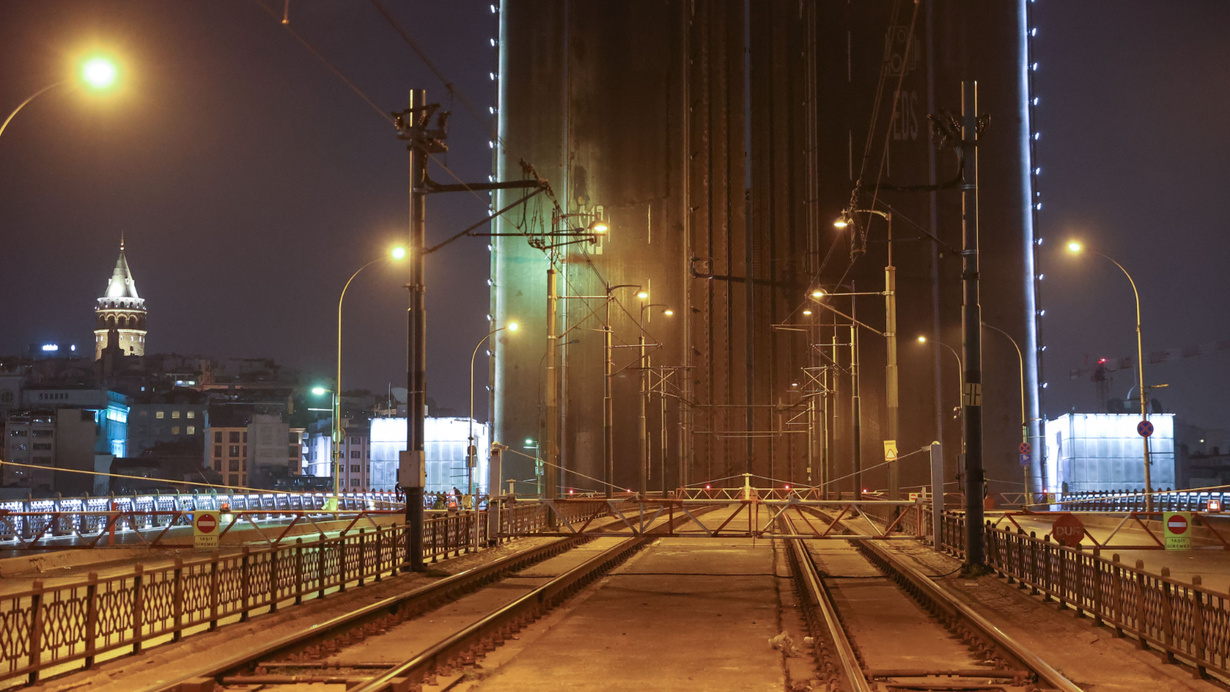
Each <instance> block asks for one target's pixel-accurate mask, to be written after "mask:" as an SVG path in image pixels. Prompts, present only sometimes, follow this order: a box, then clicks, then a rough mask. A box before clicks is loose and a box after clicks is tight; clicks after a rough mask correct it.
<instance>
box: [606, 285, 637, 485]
mask: <svg viewBox="0 0 1230 692" xmlns="http://www.w3.org/2000/svg"><path fill="white" fill-rule="evenodd" d="M621 288H635V289H637V293H636V297H637V298H640V299H641V300H645V299H647V298H649V294H648V293H646V292H645V291H642V290H640V289H641V286H640V284H618V285H615V286H611V287H609V288H607V289H606V324H605V325H604V326H605V329H604V331H605V332H606V340H605V346H604V350H605V355H606V372H605V374H604V376H603V388H602V391H603V394H602V434H603V446H602V455H603V466H605V468H606V474H605V475H606V478H605V479H604V480H605V481H606V496H607V497H608V498H609V497H611V496H612V494H613V493H612V490H613V488H614V483H615V435H614V429H613V428H614V420H615V408H614V402H613V401H612V398H611V378H612V377H613V376H614V374H615V367H614V362H613V360H612V350H613V348H614V344H613V343H612V339H613V333H614V330H613V329H612V328H611V298H612V296H613V295H614V293H615V291H617V290H619V289H621Z"/></svg>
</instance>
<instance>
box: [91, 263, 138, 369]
mask: <svg viewBox="0 0 1230 692" xmlns="http://www.w3.org/2000/svg"><path fill="white" fill-rule="evenodd" d="M145 316H146V311H145V299H144V298H142V297H141V296H139V295H138V294H137V284H136V283H135V282H134V281H133V280H132V270H130V269H129V268H128V258H127V257H125V256H124V240H123V238H121V239H120V256H119V259H117V260H116V261H115V270H114V271H112V273H111V279H110V280H109V281H107V290H106V292H105V293H103V295H102V297H101V298H99V299H98V303H97V305H95V307H94V360H99V359H100V358H102V356H103V350H104V349H106V348H107V346H108V344H109V343H110V340H111V336H110V335H111V334H112V333H114V334H115V340H116V343H115V347H116V348H118V349H119V352H120V354H121V355H125V356H144V355H145V333H146V332H145Z"/></svg>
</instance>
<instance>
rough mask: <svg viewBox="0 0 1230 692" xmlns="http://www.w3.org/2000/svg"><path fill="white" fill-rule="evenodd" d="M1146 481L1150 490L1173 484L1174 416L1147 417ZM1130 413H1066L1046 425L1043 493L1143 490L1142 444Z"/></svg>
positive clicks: (1134, 416) (1133, 414) (1172, 486)
mask: <svg viewBox="0 0 1230 692" xmlns="http://www.w3.org/2000/svg"><path fill="white" fill-rule="evenodd" d="M1149 422H1150V423H1152V424H1153V435H1152V436H1151V437H1150V438H1149V460H1150V462H1151V463H1150V465H1149V475H1150V478H1149V482H1150V485H1151V486H1152V489H1153V490H1163V489H1172V488H1175V487H1177V486H1176V484H1175V480H1176V478H1175V435H1174V434H1175V421H1174V414H1173V413H1154V414H1152V415H1150V416H1149ZM1138 423H1140V415H1139V414H1135V413H1065V414H1064V415H1062V416H1059V417H1058V418H1056V419H1055V420H1049V421H1047V422H1046V447H1047V450H1046V459H1047V466H1048V468H1047V478H1050V479H1053V483H1054V485H1052V486H1051V487H1049V488H1047V491H1048V492H1052V493H1054V492H1064V493H1081V492H1110V491H1115V490H1133V491H1136V490H1144V489H1145V467H1144V442H1143V441H1142V440H1141V437H1140V434H1139V433H1138V432H1137V431H1136V425H1137V424H1138Z"/></svg>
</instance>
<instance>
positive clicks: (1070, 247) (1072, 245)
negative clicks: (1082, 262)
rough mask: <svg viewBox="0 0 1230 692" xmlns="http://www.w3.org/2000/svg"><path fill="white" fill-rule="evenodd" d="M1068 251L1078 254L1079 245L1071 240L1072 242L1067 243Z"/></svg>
mask: <svg viewBox="0 0 1230 692" xmlns="http://www.w3.org/2000/svg"><path fill="white" fill-rule="evenodd" d="M1068 250H1069V251H1070V252H1080V251H1081V244H1080V243H1078V242H1076V241H1075V240H1073V241H1072V242H1070V243H1068Z"/></svg>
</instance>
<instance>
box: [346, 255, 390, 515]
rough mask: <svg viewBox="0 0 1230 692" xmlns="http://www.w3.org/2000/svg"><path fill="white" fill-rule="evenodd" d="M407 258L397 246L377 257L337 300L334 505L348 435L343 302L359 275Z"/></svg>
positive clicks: (358, 270)
mask: <svg viewBox="0 0 1230 692" xmlns="http://www.w3.org/2000/svg"><path fill="white" fill-rule="evenodd" d="M405 257H406V248H404V247H401V246H397V247H394V248H392V249H390V250H389V254H388V255H386V256H384V257H377V258H376V259H374V260H372V261H370V262H368V263H367V264H365V265H363V266H362V267H359V268H358V269H356V270H355V272H354V273H353V274H351V275H350V278H349V279H346V285H344V286H342V294H341V295H340V296H338V299H337V373H336V377H337V379H336V380H334V394H333V503H334V504H335V505H336V503H337V501H338V498H339V496H340V492H339V491H340V489H339V483H340V482H341V464H342V462H341V453H342V451H341V446H342V438H343V436H344V435H345V434H346V431H345V429H344V428H343V427H342V301H343V300H345V299H346V289H348V288H350V282H351V281H354V278H355V277H356V276H358V275H359V273H360V272H362V271H363V270H364V269H367V268H368V267H370V266H372V265H373V264H376V263H377V262H386V261H388V260H400V259H404V258H405Z"/></svg>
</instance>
